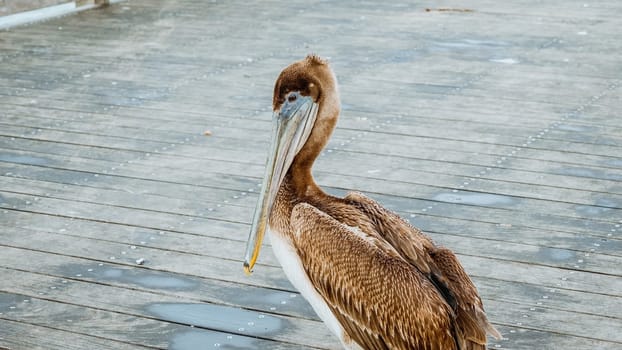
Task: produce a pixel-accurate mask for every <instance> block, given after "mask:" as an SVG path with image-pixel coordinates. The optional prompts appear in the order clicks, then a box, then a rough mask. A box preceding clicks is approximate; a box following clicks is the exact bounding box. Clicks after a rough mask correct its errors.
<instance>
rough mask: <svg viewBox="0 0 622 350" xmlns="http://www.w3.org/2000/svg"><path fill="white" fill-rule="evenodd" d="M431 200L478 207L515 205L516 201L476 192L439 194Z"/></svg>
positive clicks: (501, 196)
mask: <svg viewBox="0 0 622 350" xmlns="http://www.w3.org/2000/svg"><path fill="white" fill-rule="evenodd" d="M433 199H434V200H437V201H440V202H446V203H460V204H471V205H480V206H508V205H513V204H516V200H515V199H514V198H512V197H508V196H503V195H498V194H490V193H476V192H458V193H439V194H437V195H435V196H434V197H433Z"/></svg>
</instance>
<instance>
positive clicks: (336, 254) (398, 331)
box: [290, 203, 456, 350]
mask: <svg viewBox="0 0 622 350" xmlns="http://www.w3.org/2000/svg"><path fill="white" fill-rule="evenodd" d="M290 224H291V229H292V231H293V233H294V234H293V238H294V245H295V246H296V248H297V249H298V253H299V255H300V258H301V260H302V263H303V266H304V268H305V271H306V273H307V274H308V276H309V279H310V280H311V282H312V283H313V285H314V286H315V288H316V289H317V291H318V292H319V293H320V295H321V296H322V297H323V298H324V299H325V300H326V302H327V304H328V305H329V307H330V308H331V309H332V311H333V313H334V314H335V316H336V317H337V319H338V320H339V321H340V322H341V324H342V326H343V327H344V329H345V331H346V332H347V333H348V336H349V337H350V338H351V339H352V340H354V341H355V342H356V343H358V344H359V345H361V346H362V347H363V348H365V349H438V350H440V349H443V350H452V349H456V343H455V340H454V338H453V336H452V329H453V327H452V318H453V312H452V311H451V309H450V307H449V306H448V305H447V303H446V302H445V301H444V300H443V299H442V298H441V296H440V295H439V293H437V292H436V288H435V287H434V285H432V283H431V282H430V281H429V280H428V279H427V278H426V277H425V276H424V275H423V274H421V273H420V271H418V270H417V269H416V268H414V267H413V266H412V265H410V264H409V263H408V262H406V261H404V259H402V258H401V257H399V256H395V255H394V254H388V253H387V252H385V251H384V250H382V249H378V246H377V243H378V242H375V240H376V238H374V237H373V236H370V235H367V234H366V233H364V232H362V231H361V230H359V229H356V228H353V227H349V226H346V225H344V224H342V223H340V222H338V221H337V220H335V219H333V218H332V217H331V216H329V215H327V214H325V213H323V212H321V211H320V210H318V209H316V208H315V207H313V206H311V205H309V204H306V203H301V204H298V205H296V206H295V207H294V210H293V212H292V216H291V222H290Z"/></svg>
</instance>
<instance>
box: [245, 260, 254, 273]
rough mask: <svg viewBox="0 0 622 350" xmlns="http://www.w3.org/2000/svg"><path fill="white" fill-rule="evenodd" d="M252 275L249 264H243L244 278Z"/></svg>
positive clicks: (246, 262)
mask: <svg viewBox="0 0 622 350" xmlns="http://www.w3.org/2000/svg"><path fill="white" fill-rule="evenodd" d="M252 273H253V268H252V266H251V264H249V263H248V261H245V262H244V274H246V276H250V275H251V274H252Z"/></svg>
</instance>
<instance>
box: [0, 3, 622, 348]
mask: <svg viewBox="0 0 622 350" xmlns="http://www.w3.org/2000/svg"><path fill="white" fill-rule="evenodd" d="M465 6H467V5H465V4H464V3H463V2H455V1H454V2H452V1H445V2H442V3H441V4H439V3H437V2H431V1H424V2H419V3H412V2H399V1H398V2H395V1H393V2H388V3H381V2H354V1H341V2H305V1H288V2H277V1H258V2H243V1H227V2H216V1H210V2H204V1H198V0H183V1H172V0H171V1H146V0H132V1H127V2H122V3H117V4H114V5H111V6H108V7H106V8H102V9H97V10H92V11H86V12H83V13H78V14H75V15H71V16H67V17H63V18H58V19H53V20H49V21H46V22H41V23H36V24H32V25H28V26H23V27H17V28H12V29H11V30H8V31H2V32H0V178H1V181H0V222H1V224H2V229H1V231H0V267H1V268H0V281H1V282H0V349H4V348H7V349H89V348H97V349H181V350H188V349H212V348H224V349H226V348H236V349H239V348H249V349H339V344H338V342H337V340H336V338H335V337H333V336H332V335H331V334H330V333H329V331H328V330H327V329H326V327H325V326H324V325H322V323H321V322H320V321H319V320H318V318H317V316H315V314H314V313H313V310H312V309H311V308H310V306H309V305H308V304H307V303H306V302H305V301H304V300H303V299H302V298H301V297H300V295H299V294H298V293H297V292H296V291H295V290H294V289H293V287H292V286H291V285H290V283H289V282H288V281H287V279H286V278H285V276H284V275H283V272H282V271H281V268H280V267H279V265H278V263H277V261H276V259H275V258H274V256H273V254H272V252H271V251H270V249H269V248H268V249H264V250H263V251H262V256H261V257H260V260H259V264H258V266H257V268H256V270H255V271H256V272H255V273H254V274H253V275H252V276H251V277H247V276H245V275H244V273H243V271H242V257H243V252H244V247H245V239H246V237H247V234H248V230H249V224H250V221H251V216H252V211H253V208H254V205H255V202H256V200H257V192H258V189H259V187H258V186H259V183H260V181H261V176H262V174H263V168H264V159H265V157H266V154H267V148H268V141H269V135H270V119H271V111H270V103H271V93H272V84H273V82H274V79H275V78H276V76H277V75H278V73H279V71H280V70H281V69H282V68H283V67H284V66H286V65H288V64H289V63H290V62H292V61H294V60H297V59H300V58H302V57H304V56H305V55H306V54H307V53H310V52H314V53H318V54H320V55H322V56H324V57H328V58H329V60H330V61H331V64H332V66H333V68H334V70H335V72H336V74H337V78H338V80H339V82H340V89H341V97H342V103H343V105H342V117H341V119H340V121H339V123H338V127H337V129H336V131H335V134H334V136H333V138H332V140H331V142H330V144H329V146H328V148H327V149H326V150H325V151H324V152H323V154H322V155H321V156H320V158H319V160H318V162H317V164H316V167H315V176H316V177H317V180H318V182H319V183H320V184H321V185H322V186H323V187H325V188H326V189H327V191H329V192H331V193H334V194H338V195H341V194H344V193H346V192H347V191H350V190H359V191H362V192H365V193H367V194H368V195H370V196H371V197H373V198H375V199H377V200H378V201H380V202H381V203H383V204H384V205H385V206H386V207H388V208H390V209H392V210H394V211H396V212H398V213H399V214H400V215H402V216H403V217H405V218H407V219H408V220H410V221H411V222H412V223H413V224H415V225H416V226H418V227H420V228H422V229H423V230H425V231H426V232H428V233H429V234H430V235H431V236H432V237H433V239H434V240H435V241H436V242H438V243H439V244H443V245H446V246H448V247H450V248H451V249H453V250H454V251H455V252H456V253H457V254H458V255H459V258H460V259H461V261H462V262H463V264H464V265H465V267H466V270H467V271H468V272H469V273H470V275H471V276H472V277H473V279H474V281H475V283H476V285H477V286H478V288H479V290H480V293H481V295H482V299H483V300H484V304H485V306H486V309H487V311H488V314H489V317H490V319H491V320H492V322H493V323H494V324H495V325H496V326H497V327H498V329H499V330H500V331H501V333H502V334H503V336H504V338H503V339H502V340H498V341H497V340H493V339H491V342H490V348H491V349H536V348H537V349H564V348H573V349H618V348H620V347H621V346H622V335H621V334H620V332H619V329H620V327H622V311H620V310H621V309H620V307H619V305H621V304H622V270H621V269H620V266H622V238H621V237H620V232H622V227H621V225H622V117H621V116H620V115H619V110H620V109H621V107H622V97H621V96H622V95H621V94H620V84H622V81H621V80H622V73H621V72H622V58H621V56H620V55H616V54H615V53H616V52H620V51H621V49H622V47H621V46H622V42H620V40H619V38H617V37H616V35H615V33H617V32H618V31H619V27H620V25H621V24H622V23H621V22H620V18H621V16H622V5H620V4H619V2H617V1H613V0H610V1H599V2H597V3H588V2H584V1H581V2H579V1H546V2H540V1H531V0H524V1H520V2H512V4H504V3H498V2H493V1H485V0H479V1H474V2H469V4H468V7H465ZM266 245H267V246H269V242H267V243H266Z"/></svg>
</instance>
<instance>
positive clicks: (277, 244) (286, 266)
mask: <svg viewBox="0 0 622 350" xmlns="http://www.w3.org/2000/svg"><path fill="white" fill-rule="evenodd" d="M268 232H269V235H270V242H271V243H272V250H273V251H274V255H276V257H277V259H278V260H279V263H280V264H281V266H282V267H283V271H285V275H286V276H287V278H288V279H289V281H290V282H291V283H292V284H293V285H294V287H296V289H298V291H299V292H300V294H302V296H303V297H304V298H305V299H306V300H307V301H308V302H309V304H311V307H313V310H315V313H317V315H318V316H319V317H320V318H321V319H322V321H324V323H325V324H326V326H327V327H328V329H330V331H331V332H333V333H334V334H335V335H336V336H337V337H338V338H339V340H340V341H341V343H342V344H343V345H344V346H345V347H346V348H347V349H360V347H359V346H358V345H356V344H355V343H354V342H349V343H346V342H345V339H344V336H343V335H344V331H343V328H342V327H341V325H340V324H339V321H337V318H335V316H334V315H333V313H332V311H330V308H329V307H328V305H327V304H326V302H325V301H324V299H323V298H322V296H321V295H320V294H319V293H318V292H317V290H315V288H314V287H313V285H312V284H311V281H310V280H309V277H307V273H306V272H305V270H304V269H303V267H302V262H301V261H300V258H299V257H298V254H296V249H295V248H294V246H293V245H292V243H291V242H290V241H289V239H287V238H284V237H283V236H282V235H280V234H278V233H276V232H273V231H271V230H268Z"/></svg>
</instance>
